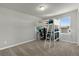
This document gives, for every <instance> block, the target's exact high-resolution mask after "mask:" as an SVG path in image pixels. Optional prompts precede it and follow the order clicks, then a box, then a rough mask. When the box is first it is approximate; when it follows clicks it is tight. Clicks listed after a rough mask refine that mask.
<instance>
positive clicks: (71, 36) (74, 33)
mask: <svg viewBox="0 0 79 59" xmlns="http://www.w3.org/2000/svg"><path fill="white" fill-rule="evenodd" d="M77 12H78V10H77V9H76V10H73V11H70V12H67V13H63V14H60V15H57V16H55V17H53V18H55V19H60V18H62V17H64V16H69V17H71V34H60V38H61V39H60V40H63V41H67V42H73V43H76V42H77V41H78V40H77V31H76V28H77V27H76V26H77Z"/></svg>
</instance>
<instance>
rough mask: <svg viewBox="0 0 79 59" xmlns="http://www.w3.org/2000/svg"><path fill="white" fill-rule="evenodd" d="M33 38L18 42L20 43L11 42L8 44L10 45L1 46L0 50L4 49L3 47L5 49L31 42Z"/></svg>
mask: <svg viewBox="0 0 79 59" xmlns="http://www.w3.org/2000/svg"><path fill="white" fill-rule="evenodd" d="M34 40H35V39H33V40H28V41H24V42H20V43H17V44H13V45H10V46H7V47H3V48H0V50H4V49H7V48H11V47H15V46H18V45H22V44H24V43H28V42H31V41H34Z"/></svg>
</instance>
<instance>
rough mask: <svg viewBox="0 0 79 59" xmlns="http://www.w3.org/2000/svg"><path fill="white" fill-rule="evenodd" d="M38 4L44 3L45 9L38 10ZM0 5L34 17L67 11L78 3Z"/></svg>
mask: <svg viewBox="0 0 79 59" xmlns="http://www.w3.org/2000/svg"><path fill="white" fill-rule="evenodd" d="M40 5H46V6H47V9H46V10H45V11H39V10H37V8H38V7H39V6H40ZM0 6H1V7H5V8H9V9H12V10H16V11H19V12H23V13H27V14H30V15H33V16H36V17H41V18H44V17H48V16H53V15H56V14H58V13H63V12H67V11H69V10H72V9H75V8H77V7H78V6H79V4H74V3H73V4H68V3H45V4H42V3H0Z"/></svg>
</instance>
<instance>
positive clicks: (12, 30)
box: [0, 7, 40, 48]
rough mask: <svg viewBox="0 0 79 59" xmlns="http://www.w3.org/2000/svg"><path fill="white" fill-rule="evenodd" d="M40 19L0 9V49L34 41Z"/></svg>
mask: <svg viewBox="0 0 79 59" xmlns="http://www.w3.org/2000/svg"><path fill="white" fill-rule="evenodd" d="M38 20H40V18H37V17H34V16H31V15H27V14H24V13H21V12H17V11H13V10H10V9H6V8H1V7H0V48H3V47H7V46H10V45H14V44H17V43H21V42H25V41H29V40H33V39H34V26H35V24H34V23H35V22H37V21H38Z"/></svg>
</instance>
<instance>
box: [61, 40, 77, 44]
mask: <svg viewBox="0 0 79 59" xmlns="http://www.w3.org/2000/svg"><path fill="white" fill-rule="evenodd" d="M61 41H64V42H69V43H74V44H78V43H77V42H71V41H66V40H61Z"/></svg>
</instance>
